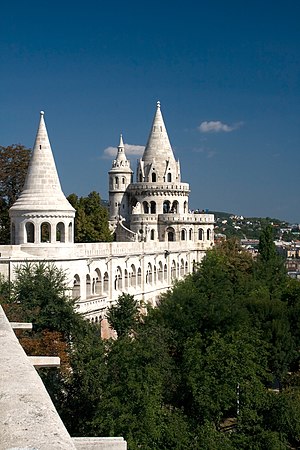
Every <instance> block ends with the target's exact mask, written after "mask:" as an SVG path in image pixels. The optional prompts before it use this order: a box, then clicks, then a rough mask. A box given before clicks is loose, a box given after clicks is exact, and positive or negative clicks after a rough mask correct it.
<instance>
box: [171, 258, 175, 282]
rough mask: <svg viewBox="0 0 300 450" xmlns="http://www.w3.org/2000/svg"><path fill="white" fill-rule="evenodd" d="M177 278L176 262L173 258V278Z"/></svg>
mask: <svg viewBox="0 0 300 450" xmlns="http://www.w3.org/2000/svg"><path fill="white" fill-rule="evenodd" d="M175 278H176V263H175V261H174V260H173V261H172V265H171V279H172V280H174V279H175Z"/></svg>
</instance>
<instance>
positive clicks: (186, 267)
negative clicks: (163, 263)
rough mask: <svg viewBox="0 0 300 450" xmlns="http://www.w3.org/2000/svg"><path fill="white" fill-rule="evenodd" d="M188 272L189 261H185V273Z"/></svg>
mask: <svg viewBox="0 0 300 450" xmlns="http://www.w3.org/2000/svg"><path fill="white" fill-rule="evenodd" d="M187 272H188V262H187V261H186V262H185V273H187Z"/></svg>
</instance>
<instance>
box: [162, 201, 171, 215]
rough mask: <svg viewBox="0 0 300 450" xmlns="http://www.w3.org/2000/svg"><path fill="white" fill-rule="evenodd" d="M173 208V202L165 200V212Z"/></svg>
mask: <svg viewBox="0 0 300 450" xmlns="http://www.w3.org/2000/svg"><path fill="white" fill-rule="evenodd" d="M170 210H171V202H170V201H169V200H165V201H164V203H163V213H164V214H167V213H169V212H170Z"/></svg>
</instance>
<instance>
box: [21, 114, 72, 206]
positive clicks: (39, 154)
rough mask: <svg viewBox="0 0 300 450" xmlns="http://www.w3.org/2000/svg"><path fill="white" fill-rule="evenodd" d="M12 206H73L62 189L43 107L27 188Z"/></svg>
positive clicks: (25, 187)
mask: <svg viewBox="0 0 300 450" xmlns="http://www.w3.org/2000/svg"><path fill="white" fill-rule="evenodd" d="M12 209H24V210H39V211H40V210H58V211H61V210H64V211H65V210H68V211H73V210H74V208H73V207H72V206H71V205H70V203H69V202H68V200H67V199H66V197H65V196H64V194H63V192H62V190H61V186H60V181H59V178H58V174H57V170H56V166H55V161H54V158H53V154H52V150H51V145H50V141H49V138H48V133H47V129H46V124H45V121H44V111H41V113H40V123H39V127H38V131H37V135H36V139H35V143H34V148H33V152H32V156H31V160H30V163H29V168H28V172H27V176H26V180H25V184H24V188H23V190H22V192H21V195H20V197H19V198H18V199H17V201H16V202H15V203H14V205H13V206H12Z"/></svg>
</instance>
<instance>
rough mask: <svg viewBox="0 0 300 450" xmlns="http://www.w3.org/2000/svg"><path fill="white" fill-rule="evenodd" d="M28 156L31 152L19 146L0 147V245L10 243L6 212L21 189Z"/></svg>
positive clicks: (8, 222)
mask: <svg viewBox="0 0 300 450" xmlns="http://www.w3.org/2000/svg"><path fill="white" fill-rule="evenodd" d="M30 155H31V150H30V149H28V148H25V147H24V146H23V145H20V144H18V145H10V146H8V147H2V146H0V244H9V242H10V234H9V233H10V221H9V215H8V210H9V208H10V207H11V206H12V205H13V203H14V202H15V201H16V199H17V198H18V196H19V194H20V192H21V190H22V188H23V185H24V182H25V177H26V173H27V168H28V164H29V160H30Z"/></svg>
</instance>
